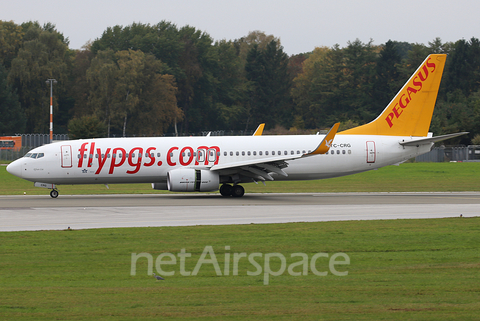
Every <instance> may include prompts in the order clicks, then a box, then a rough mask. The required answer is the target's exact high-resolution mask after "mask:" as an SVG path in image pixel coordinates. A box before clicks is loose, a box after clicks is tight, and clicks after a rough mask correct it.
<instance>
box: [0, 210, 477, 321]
mask: <svg viewBox="0 0 480 321" xmlns="http://www.w3.org/2000/svg"><path fill="white" fill-rule="evenodd" d="M479 233H480V218H455V219H435V220H390V221H358V222H321V223H291V224H264V225H257V224H251V225H236V226H235V225H234V226H195V227H165V228H121V229H99V230H78V231H72V230H70V231H38V232H9V233H0V244H1V247H0V248H1V258H2V259H1V261H0V274H1V279H0V286H1V291H0V319H2V320H22V319H30V318H31V319H36V320H66V319H69V320H102V319H119V320H140V319H161V318H164V319H166V318H169V319H188V318H193V319H201V320H243V319H253V318H255V319H256V318H259V319H266V320H270V319H275V320H291V319H297V320H478V316H479V315H480V283H479V282H478V277H479V269H480V262H479V242H478V241H479V235H480V234H479ZM205 246H212V249H213V250H214V252H215V255H216V258H217V259H218V262H219V266H220V269H221V272H222V275H217V273H216V272H215V269H214V267H213V264H204V265H202V267H201V269H200V270H199V273H198V275H196V276H183V275H181V274H180V267H179V264H178V262H177V265H170V266H162V268H163V269H164V270H165V271H169V272H172V271H173V272H175V274H174V275H172V276H165V278H166V280H165V281H156V280H155V279H154V278H153V277H152V276H150V275H147V259H145V258H140V259H139V260H138V261H137V264H136V275H134V276H132V275H131V254H132V253H141V252H145V253H149V254H150V255H152V257H153V259H154V260H155V259H156V258H157V257H158V256H159V255H160V254H161V253H172V254H173V255H175V256H177V254H178V253H180V251H181V249H185V251H186V252H187V253H191V254H192V256H191V257H190V258H187V259H186V261H185V262H186V264H185V270H186V271H190V272H191V271H192V270H193V269H194V267H195V265H196V263H197V262H198V260H199V258H200V255H201V253H202V251H203V250H204V248H205ZM226 246H229V247H230V248H229V250H226V249H225V248H226ZM274 252H277V253H281V254H283V255H284V256H285V257H286V258H287V264H288V265H291V264H292V263H294V262H298V261H299V259H298V258H290V254H291V253H297V252H300V253H305V254H307V255H308V257H309V258H312V256H313V255H314V254H315V253H327V254H328V255H329V257H331V256H332V255H333V254H335V253H338V252H343V253H346V254H347V255H348V256H349V258H350V264H348V265H342V266H337V270H338V271H342V272H348V275H346V276H336V275H333V274H332V273H328V274H327V275H326V276H317V275H314V274H313V273H311V271H310V268H309V272H308V275H300V276H292V275H289V273H287V271H285V272H284V273H283V274H281V275H279V276H270V282H269V285H264V276H263V274H261V275H258V276H249V275H248V273H247V271H255V267H254V266H253V265H252V264H250V263H248V261H247V260H246V259H243V261H240V263H239V268H238V275H236V276H234V275H232V274H233V273H232V272H231V271H232V264H233V263H232V261H233V254H234V253H247V254H251V253H262V254H264V256H265V254H267V253H274ZM225 253H230V254H231V256H230V259H229V260H228V261H229V262H230V268H229V269H227V270H229V271H230V272H229V275H223V274H224V273H223V272H224V266H225V263H224V262H225V259H224V258H225ZM208 258H211V256H210V255H209V256H208ZM257 261H258V262H259V264H260V265H261V266H264V264H263V263H262V262H263V261H262V258H260V259H257ZM270 263H271V264H270V265H271V270H272V271H278V270H279V269H280V267H281V262H280V260H279V259H277V258H272V259H271V260H270ZM316 268H317V269H318V271H328V270H329V269H328V258H320V259H318V260H317V262H316ZM293 271H294V272H301V271H302V267H298V266H297V267H296V268H294V269H293ZM154 272H155V267H154Z"/></svg>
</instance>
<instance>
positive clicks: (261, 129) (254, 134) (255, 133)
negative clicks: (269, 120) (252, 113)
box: [253, 123, 265, 136]
mask: <svg viewBox="0 0 480 321" xmlns="http://www.w3.org/2000/svg"><path fill="white" fill-rule="evenodd" d="M263 128H265V123H263V124H260V125H258V127H257V130H255V132H254V133H253V136H262V134H263Z"/></svg>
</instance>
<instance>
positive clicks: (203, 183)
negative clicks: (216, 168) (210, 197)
mask: <svg viewBox="0 0 480 321" xmlns="http://www.w3.org/2000/svg"><path fill="white" fill-rule="evenodd" d="M219 185H220V176H219V175H218V173H217V172H212V171H209V170H198V169H193V168H179V169H174V170H171V171H169V172H168V173H167V187H168V190H169V191H171V192H214V191H216V190H218V187H219Z"/></svg>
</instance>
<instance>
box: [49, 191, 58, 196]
mask: <svg viewBox="0 0 480 321" xmlns="http://www.w3.org/2000/svg"><path fill="white" fill-rule="evenodd" d="M50 196H51V197H52V198H57V197H58V191H57V190H56V189H52V190H51V191H50Z"/></svg>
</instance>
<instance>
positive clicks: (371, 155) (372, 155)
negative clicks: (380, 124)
mask: <svg viewBox="0 0 480 321" xmlns="http://www.w3.org/2000/svg"><path fill="white" fill-rule="evenodd" d="M376 158H377V152H376V150H375V142H367V163H375V159H376Z"/></svg>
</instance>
